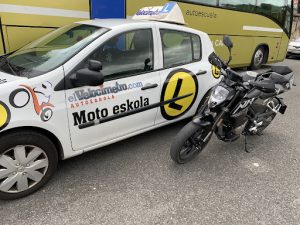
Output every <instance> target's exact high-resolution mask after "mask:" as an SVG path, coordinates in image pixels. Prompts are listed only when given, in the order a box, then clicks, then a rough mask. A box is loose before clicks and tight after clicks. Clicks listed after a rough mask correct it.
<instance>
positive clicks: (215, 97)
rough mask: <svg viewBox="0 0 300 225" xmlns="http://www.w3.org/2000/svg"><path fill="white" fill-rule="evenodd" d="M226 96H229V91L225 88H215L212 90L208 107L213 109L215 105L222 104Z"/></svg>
mask: <svg viewBox="0 0 300 225" xmlns="http://www.w3.org/2000/svg"><path fill="white" fill-rule="evenodd" d="M228 95H229V91H228V90H227V89H226V88H224V87H223V86H217V87H215V89H214V90H213V93H212V95H211V96H210V99H209V103H208V104H209V106H210V107H215V106H217V105H220V104H221V103H223V102H224V101H225V100H226V98H227V97H228Z"/></svg>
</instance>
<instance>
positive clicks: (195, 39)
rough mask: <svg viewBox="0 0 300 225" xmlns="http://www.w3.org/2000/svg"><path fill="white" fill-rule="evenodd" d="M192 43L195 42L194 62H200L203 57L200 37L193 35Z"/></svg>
mask: <svg viewBox="0 0 300 225" xmlns="http://www.w3.org/2000/svg"><path fill="white" fill-rule="evenodd" d="M192 41H193V60H200V59H201V57H202V51H201V40H200V37H199V36H198V35H196V34H193V35H192Z"/></svg>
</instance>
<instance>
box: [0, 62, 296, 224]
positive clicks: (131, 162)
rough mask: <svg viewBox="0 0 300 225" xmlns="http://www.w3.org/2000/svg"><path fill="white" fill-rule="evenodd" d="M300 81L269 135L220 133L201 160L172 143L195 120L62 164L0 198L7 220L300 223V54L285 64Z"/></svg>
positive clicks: (0, 220) (0, 215) (0, 213)
mask: <svg viewBox="0 0 300 225" xmlns="http://www.w3.org/2000/svg"><path fill="white" fill-rule="evenodd" d="M284 64H287V65H289V66H290V67H291V68H292V69H293V70H294V71H295V78H296V83H297V81H298V80H299V86H297V87H294V89H293V90H292V91H290V92H288V93H286V94H284V98H285V101H286V103H287V105H288V109H287V112H286V114H285V115H278V116H277V117H276V119H275V120H274V122H273V124H272V125H271V126H270V127H269V128H268V129H267V130H266V131H265V133H264V135H262V136H257V137H251V138H250V139H249V148H250V150H252V152H251V153H246V152H245V151H244V140H243V138H241V139H239V140H238V141H237V142H235V143H231V144H230V143H223V142H221V141H219V140H217V139H216V138H213V139H212V141H211V142H210V143H209V145H208V146H207V148H206V149H205V150H204V152H202V153H201V154H200V155H199V157H197V158H196V159H195V160H194V161H192V162H190V163H188V164H185V165H176V164H175V163H173V161H172V160H171V159H170V156H169V148H170V145H171V142H172V140H173V139H174V136H175V135H176V133H177V132H178V131H179V130H180V129H181V128H182V127H183V126H184V124H185V123H187V122H188V121H183V122H179V123H176V124H173V125H170V126H167V127H163V128H160V129H157V130H154V131H151V132H148V133H145V134H142V135H139V136H136V137H133V138H130V139H128V140H125V141H122V142H119V143H116V144H113V145H110V146H107V147H105V148H102V149H99V150H96V151H92V152H89V153H86V154H84V155H81V156H78V157H75V158H72V159H69V160H66V161H62V162H60V164H59V168H58V171H57V173H56V174H55V175H54V177H53V179H52V180H51V181H50V182H49V183H48V184H47V185H46V186H45V187H44V188H42V189H41V190H40V191H38V192H37V193H35V194H33V195H31V196H29V197H26V198H23V199H19V200H15V201H0V224H2V225H6V224H8V225H11V224H13V225H21V224H26V225H27V224H30V225H39V224H43V225H47V224H57V225H64V224H72V225H85V224H86V225H87V224H114V225H115V224H130V225H131V224H180V225H183V224H189V225H190V224H199V225H200V224H208V225H217V224H222V225H225V224H228V225H242V224H247V225H248V224H249V225H250V224H251V225H252V224H253V225H294V224H295V225H299V224H300V135H299V131H298V129H299V128H300V120H299V115H300V114H299V112H300V101H299V97H300V79H299V76H300V59H289V60H286V61H285V62H284Z"/></svg>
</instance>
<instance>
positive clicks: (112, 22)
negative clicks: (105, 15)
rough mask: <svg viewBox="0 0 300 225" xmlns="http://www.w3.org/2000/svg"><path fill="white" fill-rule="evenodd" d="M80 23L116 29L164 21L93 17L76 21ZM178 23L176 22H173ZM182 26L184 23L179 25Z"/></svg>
mask: <svg viewBox="0 0 300 225" xmlns="http://www.w3.org/2000/svg"><path fill="white" fill-rule="evenodd" d="M76 23H80V24H86V25H92V26H97V27H104V28H108V29H114V28H116V27H119V26H122V25H125V24H126V25H129V24H141V23H144V24H153V23H162V22H158V21H151V20H133V19H93V20H86V21H80V22H76ZM173 25H176V24H173ZM177 26H182V25H177Z"/></svg>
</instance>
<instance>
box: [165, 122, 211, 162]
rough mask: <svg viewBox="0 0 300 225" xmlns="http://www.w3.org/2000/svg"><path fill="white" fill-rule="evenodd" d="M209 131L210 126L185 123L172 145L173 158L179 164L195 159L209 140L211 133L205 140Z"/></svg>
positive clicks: (171, 153)
mask: <svg viewBox="0 0 300 225" xmlns="http://www.w3.org/2000/svg"><path fill="white" fill-rule="evenodd" d="M209 132H210V129H209V127H200V126H198V125H196V124H194V123H193V122H190V123H188V124H187V125H185V126H184V127H183V128H182V129H181V131H180V132H179V133H178V134H177V135H176V137H175V141H174V142H173V143H172V145H171V149H170V155H171V158H172V160H173V161H174V162H176V163H178V164H184V163H187V162H189V161H190V160H192V159H194V158H195V157H196V156H197V155H198V154H199V153H200V152H202V151H203V149H204V148H205V147H206V145H207V143H208V142H209V140H210V138H211V135H210V137H208V138H207V139H206V140H205V141H204V139H205V138H206V136H207V135H208V133H209Z"/></svg>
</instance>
